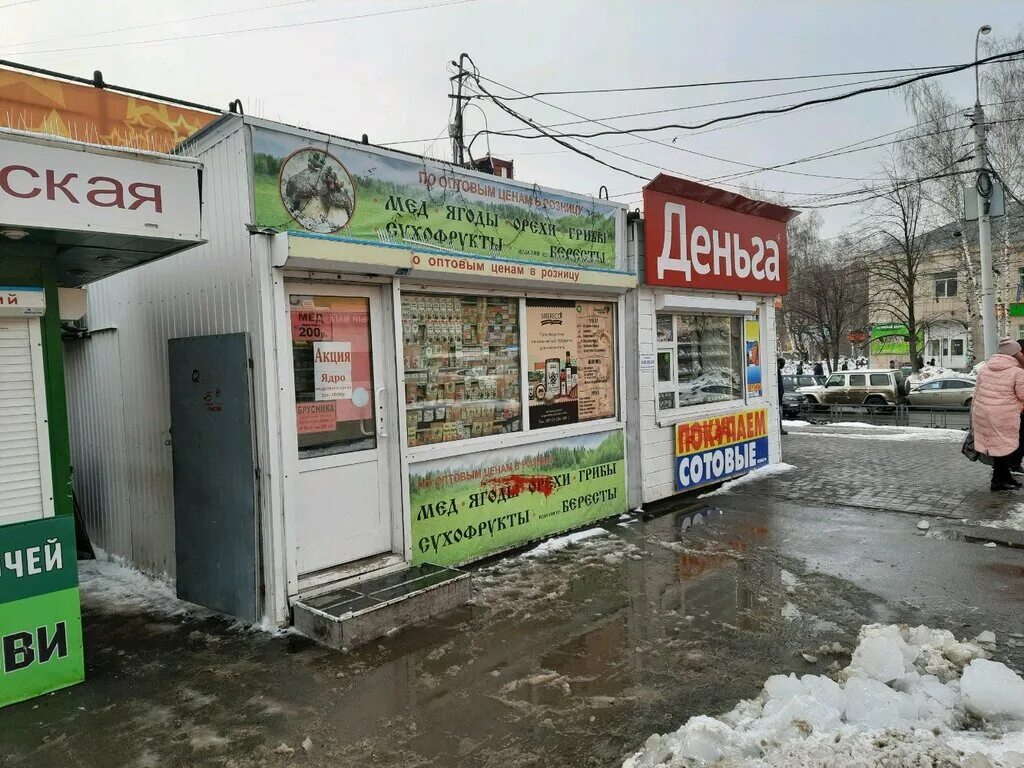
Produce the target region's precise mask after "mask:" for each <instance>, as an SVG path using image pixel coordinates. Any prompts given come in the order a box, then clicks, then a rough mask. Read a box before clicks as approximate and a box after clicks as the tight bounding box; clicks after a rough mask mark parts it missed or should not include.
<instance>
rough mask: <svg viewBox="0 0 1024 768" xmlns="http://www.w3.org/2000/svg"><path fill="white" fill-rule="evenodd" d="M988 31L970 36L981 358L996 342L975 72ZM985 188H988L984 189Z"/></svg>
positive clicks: (984, 161)
mask: <svg viewBox="0 0 1024 768" xmlns="http://www.w3.org/2000/svg"><path fill="white" fill-rule="evenodd" d="M991 31H992V27H990V26H989V25H988V24H983V25H982V26H981V27H979V28H978V33H977V34H976V35H975V36H974V115H973V118H972V122H973V123H974V170H975V171H976V172H977V176H976V177H975V178H976V181H975V194H977V195H978V250H979V251H980V256H981V330H982V334H981V335H982V340H983V342H984V345H983V348H984V350H985V359H988V358H989V357H991V356H992V355H994V354H995V351H996V346H997V345H998V344H999V333H998V329H997V328H996V302H995V298H996V297H995V285H994V284H995V279H994V278H993V276H992V228H991V220H990V218H989V211H988V196H989V194H990V193H991V190H992V181H991V179H990V177H989V175H988V157H987V156H986V147H985V110H984V109H982V106H981V77H980V75H979V74H978V69H979V67H978V46H979V45H980V44H981V36H982V35H987V34H988V33H989V32H991ZM986 190H988V191H986Z"/></svg>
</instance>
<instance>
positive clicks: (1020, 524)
mask: <svg viewBox="0 0 1024 768" xmlns="http://www.w3.org/2000/svg"><path fill="white" fill-rule="evenodd" d="M967 522H968V523H969V524H970V525H982V526H984V527H986V528H1008V529H1010V530H1013V531H1024V504H1017V505H1015V506H1014V508H1013V509H1012V510H1010V512H1009V513H1008V514H1007V515H1006V516H1005V517H1003V518H1000V519H999V520H969V521H967Z"/></svg>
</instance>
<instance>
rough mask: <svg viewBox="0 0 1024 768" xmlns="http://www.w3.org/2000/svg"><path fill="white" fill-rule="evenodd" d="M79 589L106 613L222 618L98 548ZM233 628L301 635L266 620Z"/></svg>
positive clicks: (88, 604) (82, 567) (87, 604)
mask: <svg viewBox="0 0 1024 768" xmlns="http://www.w3.org/2000/svg"><path fill="white" fill-rule="evenodd" d="M78 586H79V590H80V594H81V599H82V606H83V607H84V608H87V609H94V610H98V611H103V612H104V613H114V614H118V613H121V614H132V615H135V614H138V613H155V614H160V615H162V616H168V617H174V616H189V617H193V618H210V617H213V616H219V615H220V614H218V613H216V612H215V611H212V610H210V609H208V608H203V607H202V606H199V605H195V604H194V603H189V602H186V601H185V600H181V599H179V598H178V596H177V594H176V592H175V590H174V584H173V582H171V581H170V580H169V579H157V578H154V577H152V576H148V575H146V574H145V573H143V572H142V571H139V570H136V569H135V568H132V567H131V566H129V565H127V564H126V563H125V561H124V560H123V559H122V558H120V557H117V556H116V555H111V554H108V553H107V552H104V551H103V550H102V549H99V548H96V559H95V560H79V561H78ZM232 626H233V627H234V628H236V629H240V630H244V631H259V632H266V633H268V634H271V635H280V634H285V633H296V632H298V630H296V629H294V628H292V627H288V628H285V629H281V628H280V627H278V626H277V625H276V624H274V623H273V622H271V621H270V619H268V618H266V617H264V619H263V620H262V621H261V622H260V623H258V624H245V623H242V622H237V623H235V624H233V625H232Z"/></svg>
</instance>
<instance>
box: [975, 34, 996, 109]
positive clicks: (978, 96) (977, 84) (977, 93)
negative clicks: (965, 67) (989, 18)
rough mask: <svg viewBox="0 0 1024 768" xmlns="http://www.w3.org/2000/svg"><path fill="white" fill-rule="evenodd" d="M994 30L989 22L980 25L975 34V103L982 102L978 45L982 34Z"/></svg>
mask: <svg viewBox="0 0 1024 768" xmlns="http://www.w3.org/2000/svg"><path fill="white" fill-rule="evenodd" d="M991 31H992V27H991V26H989V25H988V24H982V25H981V26H980V27H978V34H976V35H975V36H974V103H975V104H981V78H980V77H979V76H978V46H979V45H980V44H981V36H982V35H987V34H988V33H989V32H991Z"/></svg>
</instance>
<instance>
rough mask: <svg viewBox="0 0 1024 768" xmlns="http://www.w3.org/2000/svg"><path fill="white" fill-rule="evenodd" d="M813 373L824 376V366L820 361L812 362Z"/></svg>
mask: <svg viewBox="0 0 1024 768" xmlns="http://www.w3.org/2000/svg"><path fill="white" fill-rule="evenodd" d="M814 375H815V376H824V375H825V368H824V367H823V366H822V364H821V363H820V362H818V363H815V364H814Z"/></svg>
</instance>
